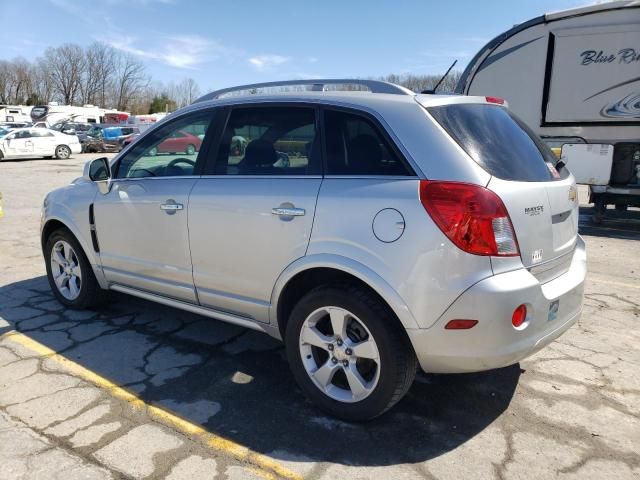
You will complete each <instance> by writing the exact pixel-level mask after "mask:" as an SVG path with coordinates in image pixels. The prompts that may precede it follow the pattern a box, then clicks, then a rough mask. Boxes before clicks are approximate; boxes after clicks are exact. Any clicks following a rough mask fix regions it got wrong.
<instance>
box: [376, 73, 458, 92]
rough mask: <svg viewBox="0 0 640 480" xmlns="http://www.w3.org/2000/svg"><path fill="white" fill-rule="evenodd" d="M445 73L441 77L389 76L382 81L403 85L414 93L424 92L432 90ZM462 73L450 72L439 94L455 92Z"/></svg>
mask: <svg viewBox="0 0 640 480" xmlns="http://www.w3.org/2000/svg"><path fill="white" fill-rule="evenodd" d="M442 75H444V73H442V74H439V75H414V74H404V75H398V74H393V73H392V74H389V75H387V76H385V77H380V80H384V81H386V82H391V83H395V84H397V85H402V86H403V87H406V88H408V89H409V90H413V91H414V92H422V91H423V90H431V89H433V87H435V85H436V84H437V83H438V81H439V80H440V79H441V78H442ZM460 75H461V73H460V71H458V70H453V71H451V72H449V75H447V76H446V78H445V79H444V80H443V81H442V83H440V85H439V86H438V90H437V91H438V93H451V92H453V91H454V90H455V87H456V84H457V83H458V80H459V79H460Z"/></svg>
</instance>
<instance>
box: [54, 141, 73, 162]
mask: <svg viewBox="0 0 640 480" xmlns="http://www.w3.org/2000/svg"><path fill="white" fill-rule="evenodd" d="M70 156H71V149H70V148H69V147H67V146H66V145H58V146H57V147H56V158H59V159H61V160H66V159H67V158H69V157H70Z"/></svg>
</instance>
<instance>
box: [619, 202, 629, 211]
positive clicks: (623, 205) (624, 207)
mask: <svg viewBox="0 0 640 480" xmlns="http://www.w3.org/2000/svg"><path fill="white" fill-rule="evenodd" d="M616 210H617V211H619V212H626V211H627V205H626V204H624V203H616Z"/></svg>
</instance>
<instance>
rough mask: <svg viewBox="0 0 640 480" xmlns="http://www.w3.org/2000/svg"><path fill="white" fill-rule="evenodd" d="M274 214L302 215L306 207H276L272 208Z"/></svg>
mask: <svg viewBox="0 0 640 480" xmlns="http://www.w3.org/2000/svg"><path fill="white" fill-rule="evenodd" d="M271 213H272V214H273V215H279V216H281V217H301V216H302V215H304V214H305V213H307V212H306V211H305V209H304V208H295V207H276V208H272V209H271Z"/></svg>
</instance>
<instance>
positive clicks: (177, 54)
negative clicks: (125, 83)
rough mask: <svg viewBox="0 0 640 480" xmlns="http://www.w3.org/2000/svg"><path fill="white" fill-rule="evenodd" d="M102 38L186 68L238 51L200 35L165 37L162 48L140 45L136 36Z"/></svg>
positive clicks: (115, 45) (112, 43) (128, 49)
mask: <svg viewBox="0 0 640 480" xmlns="http://www.w3.org/2000/svg"><path fill="white" fill-rule="evenodd" d="M102 40H103V41H105V42H106V43H108V44H109V45H111V46H112V47H114V48H117V49H118V50H122V51H123V52H127V53H131V54H132V55H136V56H139V57H143V58H149V59H152V60H158V61H160V62H162V63H165V64H166V65H169V66H171V67H176V68H185V69H189V68H195V67H197V66H198V65H200V64H202V63H206V62H210V61H213V60H216V59H218V58H220V57H223V56H231V55H233V54H235V53H237V52H236V51H235V50H234V49H232V48H229V47H226V46H224V45H222V44H220V43H218V42H216V41H214V40H210V39H208V38H205V37H201V36H198V35H176V36H170V37H164V38H162V39H159V40H160V41H158V42H157V43H158V44H160V45H163V47H162V48H144V47H140V46H138V45H139V43H140V41H139V40H138V39H137V38H135V37H127V36H125V37H120V38H118V36H117V35H114V36H109V37H108V38H106V39H105V38H103V39H102ZM154 43H156V42H154Z"/></svg>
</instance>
